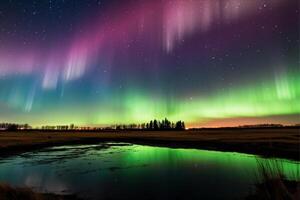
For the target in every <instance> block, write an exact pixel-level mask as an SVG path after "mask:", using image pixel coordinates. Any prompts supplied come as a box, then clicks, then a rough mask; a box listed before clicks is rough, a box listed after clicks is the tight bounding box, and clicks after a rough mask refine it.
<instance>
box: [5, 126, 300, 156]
mask: <svg viewBox="0 0 300 200" xmlns="http://www.w3.org/2000/svg"><path fill="white" fill-rule="evenodd" d="M102 141H114V142H130V143H136V144H147V145H155V146H170V147H180V148H199V149H208V150H218V151H234V152H241V153H250V154H257V155H261V156H265V157H279V158H287V159H293V160H300V129H299V127H293V128H291V127H289V128H256V129H255V128H232V129H199V130H186V131H138V130H135V131H93V132H83V131H80V132H79V131H34V130H33V131H17V132H7V131H2V132H0V156H10V155H13V154H18V153H22V152H25V151H31V150H37V149H40V148H43V147H49V146H57V145H70V144H93V143H99V142H102Z"/></svg>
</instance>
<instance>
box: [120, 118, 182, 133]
mask: <svg viewBox="0 0 300 200" xmlns="http://www.w3.org/2000/svg"><path fill="white" fill-rule="evenodd" d="M116 129H123V130H124V129H142V130H184V129H185V124H184V122H183V121H177V122H176V123H174V122H171V121H169V120H168V119H167V118H165V119H163V120H161V121H159V120H156V119H154V120H151V121H150V122H148V123H143V124H129V125H116Z"/></svg>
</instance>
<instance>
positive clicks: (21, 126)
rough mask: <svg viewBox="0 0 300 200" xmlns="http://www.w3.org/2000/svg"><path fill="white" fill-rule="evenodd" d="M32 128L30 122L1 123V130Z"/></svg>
mask: <svg viewBox="0 0 300 200" xmlns="http://www.w3.org/2000/svg"><path fill="white" fill-rule="evenodd" d="M26 129H31V126H30V125H28V124H15V123H0V130H8V131H15V130H26Z"/></svg>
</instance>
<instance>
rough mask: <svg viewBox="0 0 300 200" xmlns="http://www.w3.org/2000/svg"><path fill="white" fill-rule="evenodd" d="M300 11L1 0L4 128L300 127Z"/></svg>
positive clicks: (261, 0) (146, 0)
mask: <svg viewBox="0 0 300 200" xmlns="http://www.w3.org/2000/svg"><path fill="white" fill-rule="evenodd" d="M299 64H300V63H299V2H298V0H288V1H287V0H126V1H125V0H39V1H37V0H26V1H20V0H4V1H1V2H0V121H2V122H17V123H29V124H31V125H33V126H41V125H54V124H70V123H74V124H77V125H90V126H107V125H112V124H116V123H142V122H146V121H148V120H150V119H153V118H158V119H162V118H164V117H167V118H169V119H170V120H184V121H185V122H186V124H187V126H188V127H198V126H208V127H211V126H213V127H215V126H216V127H218V126H234V125H242V124H257V123H282V124H295V123H300V103H299V102H300V67H299Z"/></svg>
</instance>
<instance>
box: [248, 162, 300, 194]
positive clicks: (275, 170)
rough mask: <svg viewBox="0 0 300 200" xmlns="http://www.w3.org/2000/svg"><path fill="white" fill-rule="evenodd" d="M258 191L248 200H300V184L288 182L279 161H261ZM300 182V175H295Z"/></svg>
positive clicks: (259, 164)
mask: <svg viewBox="0 0 300 200" xmlns="http://www.w3.org/2000/svg"><path fill="white" fill-rule="evenodd" d="M257 163H258V174H257V180H258V182H261V183H258V184H256V191H255V192H254V193H253V194H251V195H249V197H248V198H247V200H254V199H255V200H298V199H300V182H299V181H290V180H287V179H286V177H284V175H283V167H282V165H281V163H280V162H279V161H277V160H269V161H260V160H257ZM293 176H294V178H293V179H294V180H299V178H300V177H299V174H294V175H293Z"/></svg>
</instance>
